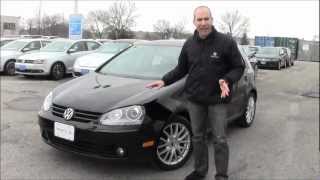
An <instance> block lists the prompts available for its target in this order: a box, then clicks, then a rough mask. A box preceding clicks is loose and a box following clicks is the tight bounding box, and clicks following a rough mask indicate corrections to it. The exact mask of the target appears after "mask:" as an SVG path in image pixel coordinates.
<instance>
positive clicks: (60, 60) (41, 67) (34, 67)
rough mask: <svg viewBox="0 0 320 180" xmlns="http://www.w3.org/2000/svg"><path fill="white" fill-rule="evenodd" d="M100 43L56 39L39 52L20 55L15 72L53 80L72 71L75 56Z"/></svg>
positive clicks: (98, 45)
mask: <svg viewBox="0 0 320 180" xmlns="http://www.w3.org/2000/svg"><path fill="white" fill-rule="evenodd" d="M100 46H101V44H100V43H99V42H97V41H93V40H70V39H57V40H54V41H53V42H52V43H51V44H49V45H48V46H46V47H45V48H41V49H40V51H39V52H36V53H31V54H26V55H23V56H20V57H19V59H18V60H17V62H16V66H15V67H16V73H17V74H22V75H25V76H32V75H44V76H50V77H51V78H52V79H54V80H59V79H62V78H63V77H64V76H65V74H70V73H72V67H73V63H74V61H75V59H76V58H77V57H80V56H83V55H86V54H89V53H91V52H93V51H94V50H95V49H97V48H98V47H100Z"/></svg>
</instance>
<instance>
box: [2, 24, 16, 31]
mask: <svg viewBox="0 0 320 180" xmlns="http://www.w3.org/2000/svg"><path fill="white" fill-rule="evenodd" d="M3 29H9V30H15V29H16V24H15V23H3Z"/></svg>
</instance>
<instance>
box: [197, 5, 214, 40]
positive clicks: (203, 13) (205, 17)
mask: <svg viewBox="0 0 320 180" xmlns="http://www.w3.org/2000/svg"><path fill="white" fill-rule="evenodd" d="M193 24H194V25H195V26H196V29H197V31H198V32H199V36H200V37H201V38H206V37H207V36H208V35H209V34H210V32H211V31H212V28H211V27H212V17H211V15H210V12H209V10H208V9H207V8H199V9H197V10H196V11H195V12H194V20H193Z"/></svg>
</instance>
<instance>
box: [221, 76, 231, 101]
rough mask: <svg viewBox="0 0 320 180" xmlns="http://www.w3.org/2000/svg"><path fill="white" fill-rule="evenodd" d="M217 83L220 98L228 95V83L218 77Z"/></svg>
mask: <svg viewBox="0 0 320 180" xmlns="http://www.w3.org/2000/svg"><path fill="white" fill-rule="evenodd" d="M219 85H220V89H221V98H225V97H226V96H229V92H230V89H229V87H228V83H227V82H226V81H225V80H223V79H220V80H219Z"/></svg>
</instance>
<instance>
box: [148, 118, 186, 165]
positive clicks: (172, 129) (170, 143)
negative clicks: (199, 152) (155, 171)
mask: <svg viewBox="0 0 320 180" xmlns="http://www.w3.org/2000/svg"><path fill="white" fill-rule="evenodd" d="M191 136H192V132H191V127H190V123H189V122H188V121H187V120H186V119H184V118H183V117H181V116H177V117H175V118H174V119H173V120H172V121H170V122H168V123H166V124H165V125H164V127H163V128H162V130H161V133H160V136H159V138H158V139H157V144H156V148H155V151H154V155H153V157H154V161H155V162H156V165H157V166H158V167H160V168H161V169H164V170H172V169H176V168H179V167H181V166H183V165H184V164H185V163H186V161H187V160H188V159H189V157H190V155H191V152H192V142H191Z"/></svg>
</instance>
